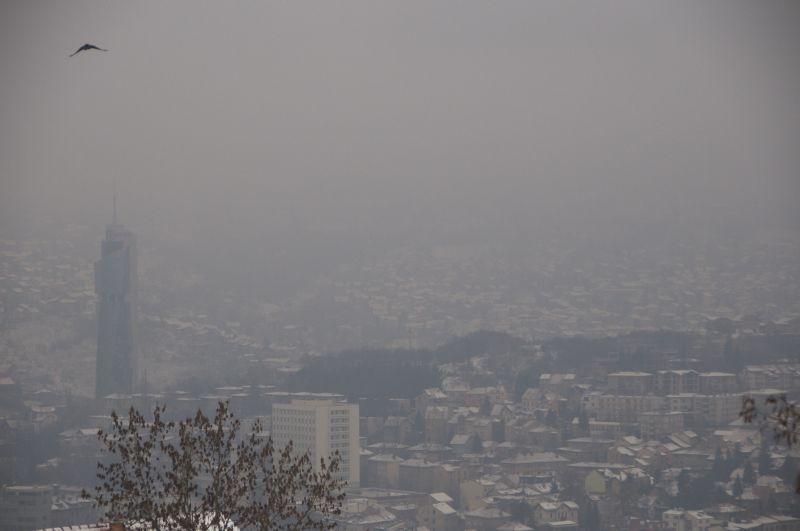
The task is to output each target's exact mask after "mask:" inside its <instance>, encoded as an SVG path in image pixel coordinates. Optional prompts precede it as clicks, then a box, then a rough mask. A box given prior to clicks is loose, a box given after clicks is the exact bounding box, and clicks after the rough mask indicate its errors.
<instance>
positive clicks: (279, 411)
mask: <svg viewBox="0 0 800 531" xmlns="http://www.w3.org/2000/svg"><path fill="white" fill-rule="evenodd" d="M358 421H359V419H358V405H357V404H348V403H346V402H341V401H337V400H334V399H324V400H298V399H293V400H292V401H291V403H289V404H273V406H272V437H273V439H274V441H275V446H276V448H283V447H284V446H286V445H287V444H288V443H289V441H292V443H293V444H294V448H295V451H297V452H309V453H310V457H311V459H312V461H313V463H314V466H315V467H318V466H319V461H320V458H325V460H326V462H327V461H328V460H329V459H330V456H331V454H333V453H334V452H335V451H337V450H338V451H339V454H341V457H342V462H341V471H340V472H341V475H342V478H343V479H344V480H346V481H347V486H348V487H358V486H359V482H360V480H361V473H360V472H361V471H360V469H359V431H358Z"/></svg>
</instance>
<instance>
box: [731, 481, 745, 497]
mask: <svg viewBox="0 0 800 531" xmlns="http://www.w3.org/2000/svg"><path fill="white" fill-rule="evenodd" d="M743 492H744V485H742V478H740V477H739V476H737V477H736V479H735V480H734V482H733V497H734V498H738V497H739V496H741V495H742V493H743Z"/></svg>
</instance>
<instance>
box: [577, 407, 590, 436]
mask: <svg viewBox="0 0 800 531" xmlns="http://www.w3.org/2000/svg"><path fill="white" fill-rule="evenodd" d="M578 427H579V428H580V429H581V431H582V432H584V433H585V432H587V431H589V416H588V415H587V414H586V411H584V410H583V409H581V411H580V413H578Z"/></svg>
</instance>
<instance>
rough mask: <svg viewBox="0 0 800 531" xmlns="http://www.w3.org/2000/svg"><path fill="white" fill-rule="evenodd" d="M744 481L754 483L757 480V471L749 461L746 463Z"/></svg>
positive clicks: (749, 483)
mask: <svg viewBox="0 0 800 531" xmlns="http://www.w3.org/2000/svg"><path fill="white" fill-rule="evenodd" d="M742 481H744V484H745V485H754V484H755V482H756V473H755V471H754V470H753V466H752V464H751V463H750V462H749V461H748V462H746V463H745V464H744V474H742Z"/></svg>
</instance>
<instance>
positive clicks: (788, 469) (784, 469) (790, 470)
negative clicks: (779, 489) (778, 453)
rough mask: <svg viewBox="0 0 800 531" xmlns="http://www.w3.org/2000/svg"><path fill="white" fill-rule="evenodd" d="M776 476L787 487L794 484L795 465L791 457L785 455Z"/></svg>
mask: <svg viewBox="0 0 800 531" xmlns="http://www.w3.org/2000/svg"><path fill="white" fill-rule="evenodd" d="M778 476H780V478H781V479H782V480H783V481H785V482H786V483H787V484H788V485H791V484H793V483H794V480H795V477H796V476H797V465H796V464H795V461H794V459H793V458H792V456H791V455H787V456H786V459H784V460H783V464H782V465H781V468H780V469H779V470H778Z"/></svg>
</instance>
